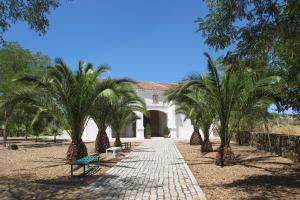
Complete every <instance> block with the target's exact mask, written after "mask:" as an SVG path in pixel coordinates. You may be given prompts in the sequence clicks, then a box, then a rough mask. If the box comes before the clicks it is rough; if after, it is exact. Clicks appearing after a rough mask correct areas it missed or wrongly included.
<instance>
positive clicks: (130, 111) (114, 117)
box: [109, 85, 146, 138]
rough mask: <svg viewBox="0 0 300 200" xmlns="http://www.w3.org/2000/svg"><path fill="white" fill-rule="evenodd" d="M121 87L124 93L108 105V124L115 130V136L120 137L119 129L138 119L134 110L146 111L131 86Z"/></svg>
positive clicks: (142, 102)
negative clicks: (109, 118) (109, 119)
mask: <svg viewBox="0 0 300 200" xmlns="http://www.w3.org/2000/svg"><path fill="white" fill-rule="evenodd" d="M122 87H124V91H126V93H123V95H122V96H119V97H118V99H117V100H116V101H113V102H112V104H111V107H110V111H111V112H110V117H111V121H110V123H109V124H110V125H111V128H112V130H113V131H114V132H115V134H116V138H120V134H121V131H122V130H124V128H126V127H127V126H128V125H129V124H132V123H134V122H135V121H136V120H137V119H138V117H137V115H136V114H135V113H134V112H135V111H139V112H146V105H145V102H144V101H143V100H142V99H141V98H140V97H138V95H137V94H136V92H135V91H134V89H133V88H132V86H131V85H127V86H125V85H122ZM125 88H126V89H125Z"/></svg>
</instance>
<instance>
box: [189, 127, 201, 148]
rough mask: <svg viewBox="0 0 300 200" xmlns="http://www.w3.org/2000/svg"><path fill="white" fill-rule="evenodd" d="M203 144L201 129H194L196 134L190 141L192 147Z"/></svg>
mask: <svg viewBox="0 0 300 200" xmlns="http://www.w3.org/2000/svg"><path fill="white" fill-rule="evenodd" d="M202 142H203V140H202V137H201V135H200V133H199V129H197V128H194V132H193V134H192V136H191V139H190V145H201V144H202Z"/></svg>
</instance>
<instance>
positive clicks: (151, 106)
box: [83, 82, 193, 141]
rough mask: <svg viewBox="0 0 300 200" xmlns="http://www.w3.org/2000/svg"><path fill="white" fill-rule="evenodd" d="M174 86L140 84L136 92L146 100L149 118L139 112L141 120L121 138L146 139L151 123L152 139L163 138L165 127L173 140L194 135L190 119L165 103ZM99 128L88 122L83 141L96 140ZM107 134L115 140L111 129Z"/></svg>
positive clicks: (130, 127)
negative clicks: (147, 126)
mask: <svg viewBox="0 0 300 200" xmlns="http://www.w3.org/2000/svg"><path fill="white" fill-rule="evenodd" d="M172 85H173V84H162V83H154V82H139V83H138V84H137V88H136V92H137V94H138V95H139V96H140V97H141V98H143V99H144V101H145V103H146V106H147V110H148V111H149V116H148V117H145V116H144V115H143V113H140V112H137V113H136V114H137V115H138V116H139V119H138V120H136V122H135V123H134V124H132V125H130V126H129V127H127V128H126V129H125V130H124V131H123V132H122V133H121V137H131V138H144V128H145V124H146V123H150V126H151V130H152V137H162V136H163V129H164V127H166V126H167V127H168V128H169V129H170V136H171V138H190V136H191V134H192V133H193V126H192V125H191V121H190V120H189V119H186V120H185V116H184V115H183V114H177V113H175V105H171V104H169V103H167V102H165V101H164V96H163V94H164V92H165V91H166V90H167V89H169V88H170V87H171V86H172ZM97 133H98V128H97V125H96V124H95V122H94V121H93V120H92V119H90V120H89V121H88V122H87V125H86V128H85V130H84V133H83V140H90V141H92V140H95V139H96V135H97ZM107 134H108V137H109V138H113V134H112V131H111V129H110V128H109V127H108V129H107Z"/></svg>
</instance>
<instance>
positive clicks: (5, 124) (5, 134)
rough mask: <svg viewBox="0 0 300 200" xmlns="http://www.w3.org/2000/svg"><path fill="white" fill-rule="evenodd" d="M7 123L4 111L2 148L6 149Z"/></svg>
mask: <svg viewBox="0 0 300 200" xmlns="http://www.w3.org/2000/svg"><path fill="white" fill-rule="evenodd" d="M7 123H8V117H7V115H6V111H5V112H4V129H3V146H4V147H6V142H7Z"/></svg>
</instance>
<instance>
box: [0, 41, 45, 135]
mask: <svg viewBox="0 0 300 200" xmlns="http://www.w3.org/2000/svg"><path fill="white" fill-rule="evenodd" d="M49 64H50V58H49V57H48V56H45V55H43V54H42V53H31V52H30V51H29V50H27V49H24V48H22V47H21V46H20V45H19V44H18V43H14V42H7V43H5V44H4V45H3V47H2V48H1V49H0V74H1V76H0V123H1V124H3V126H2V128H3V129H4V130H5V131H4V132H6V133H7V134H8V135H10V136H24V135H27V134H28V133H29V132H30V131H29V130H30V124H31V120H32V119H33V117H34V114H35V110H36V108H32V107H31V106H30V105H27V104H22V105H21V104H19V105H8V104H6V105H5V106H2V105H1V104H3V102H5V101H6V100H9V98H10V97H11V96H12V95H13V94H14V93H16V92H17V91H19V90H21V89H22V88H23V87H24V85H23V84H21V83H18V82H16V81H15V80H16V79H18V78H19V77H20V76H22V75H24V74H43V73H44V72H45V71H46V67H47V66H48V65H49Z"/></svg>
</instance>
